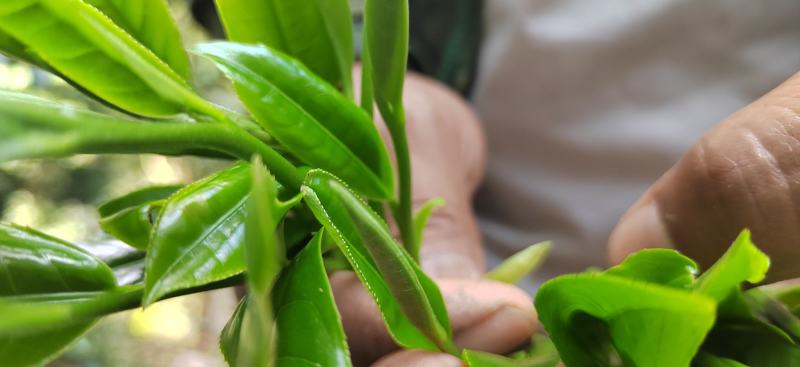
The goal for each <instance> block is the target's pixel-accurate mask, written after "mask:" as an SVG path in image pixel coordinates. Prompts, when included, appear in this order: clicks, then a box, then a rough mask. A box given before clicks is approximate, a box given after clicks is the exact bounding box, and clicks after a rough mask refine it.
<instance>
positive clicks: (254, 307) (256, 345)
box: [236, 157, 301, 366]
mask: <svg viewBox="0 0 800 367" xmlns="http://www.w3.org/2000/svg"><path fill="white" fill-rule="evenodd" d="M251 166H252V171H251V172H252V173H251V175H252V192H251V194H250V203H249V205H248V215H247V221H246V225H245V255H246V257H245V261H246V263H247V289H248V291H249V293H250V294H249V295H248V297H249V301H248V302H247V307H246V309H245V311H244V312H245V315H244V319H243V321H242V330H241V334H242V337H241V341H240V343H239V352H238V356H237V357H236V359H237V360H238V362H237V363H239V364H241V365H243V366H271V365H273V363H274V361H275V359H276V355H275V336H274V333H275V328H274V323H275V321H274V317H273V311H272V300H271V296H272V295H271V294H272V289H273V285H274V284H275V280H276V279H277V277H278V273H280V271H281V268H282V265H283V263H284V261H285V258H286V248H285V245H284V243H283V238H282V236H280V228H279V224H280V221H281V219H282V218H283V216H284V215H285V214H286V212H287V211H288V210H289V208H290V207H291V206H292V205H294V204H296V203H297V202H298V201H300V199H301V196H300V195H298V196H296V197H295V198H294V199H293V200H292V201H290V202H289V203H281V202H279V201H278V198H277V196H278V188H277V184H276V183H275V181H274V179H273V178H272V176H270V175H269V172H267V171H266V169H265V168H264V165H263V164H262V163H261V160H260V159H258V158H257V157H256V158H255V159H253V163H252V165H251Z"/></svg>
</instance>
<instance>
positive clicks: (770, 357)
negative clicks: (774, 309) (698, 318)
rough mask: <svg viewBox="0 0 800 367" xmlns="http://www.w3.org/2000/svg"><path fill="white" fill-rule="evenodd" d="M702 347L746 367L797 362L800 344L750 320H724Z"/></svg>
mask: <svg viewBox="0 0 800 367" xmlns="http://www.w3.org/2000/svg"><path fill="white" fill-rule="evenodd" d="M703 349H704V350H706V351H708V352H711V353H713V354H715V355H718V356H721V357H725V358H730V359H734V360H736V361H739V362H741V363H743V364H745V365H747V366H750V367H774V366H781V367H798V366H800V345H798V344H796V343H793V342H792V341H791V340H788V339H787V338H785V337H783V336H781V335H780V334H778V333H776V332H775V330H774V329H773V328H771V327H769V326H767V325H765V324H763V323H759V322H755V321H753V320H738V321H731V320H727V321H725V322H723V323H721V324H719V325H717V326H715V327H714V330H712V331H711V333H710V334H709V335H708V340H707V341H706V342H705V343H704V345H703Z"/></svg>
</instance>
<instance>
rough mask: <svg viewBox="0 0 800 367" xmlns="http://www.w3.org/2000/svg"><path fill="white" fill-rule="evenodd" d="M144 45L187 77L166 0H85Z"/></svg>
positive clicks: (185, 60)
mask: <svg viewBox="0 0 800 367" xmlns="http://www.w3.org/2000/svg"><path fill="white" fill-rule="evenodd" d="M85 1H86V2H87V3H88V4H90V5H92V6H94V7H95V8H97V9H99V10H100V11H101V12H103V14H105V15H107V16H108V17H109V18H111V20H113V21H114V23H115V24H116V25H118V26H119V27H120V28H122V29H124V30H125V31H126V32H128V34H130V35H131V36H133V38H135V39H136V40H137V41H139V43H141V44H142V45H144V46H145V47H147V48H148V49H149V50H150V51H152V52H153V53H154V54H156V56H158V58H160V59H161V60H162V61H164V62H165V63H166V64H167V65H169V66H170V68H172V70H174V71H175V72H176V73H178V75H180V76H181V77H182V78H183V79H184V80H187V81H188V80H190V78H191V68H190V65H189V57H188V56H187V55H186V50H185V49H184V48H183V42H182V41H181V34H180V32H178V25H177V24H175V20H173V19H172V16H170V13H169V5H168V4H167V2H166V0H137V1H130V0H85Z"/></svg>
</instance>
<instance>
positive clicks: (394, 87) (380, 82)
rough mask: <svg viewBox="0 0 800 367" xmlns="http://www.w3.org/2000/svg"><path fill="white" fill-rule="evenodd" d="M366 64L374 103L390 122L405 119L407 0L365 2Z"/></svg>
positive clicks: (398, 123) (395, 122) (400, 121)
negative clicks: (404, 84) (404, 86)
mask: <svg viewBox="0 0 800 367" xmlns="http://www.w3.org/2000/svg"><path fill="white" fill-rule="evenodd" d="M364 53H367V54H368V56H367V57H366V59H367V60H368V63H367V65H365V67H367V68H369V69H370V71H369V72H368V75H369V76H370V78H371V79H372V85H373V90H372V92H373V94H374V98H375V103H376V104H377V105H378V109H379V110H380V112H381V116H383V118H384V120H385V121H386V123H388V124H396V125H402V124H404V123H405V115H404V112H403V81H404V80H405V75H406V63H407V59H408V0H366V1H365V2H364Z"/></svg>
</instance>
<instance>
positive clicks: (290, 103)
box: [197, 42, 394, 199]
mask: <svg viewBox="0 0 800 367" xmlns="http://www.w3.org/2000/svg"><path fill="white" fill-rule="evenodd" d="M197 52H198V53H200V54H201V55H203V56H206V57H208V58H209V59H211V60H212V61H214V62H216V63H217V65H218V66H219V67H220V68H221V69H222V71H223V72H224V73H225V74H226V75H227V76H228V77H229V78H230V79H231V80H232V81H233V84H234V87H235V88H236V92H237V93H238V94H239V97H240V98H241V99H242V101H243V102H244V104H245V106H247V108H248V110H250V112H251V113H252V114H253V115H254V116H255V118H256V120H258V121H259V122H260V123H261V124H262V125H263V127H264V129H265V130H267V132H268V133H269V134H270V135H272V136H273V137H275V139H277V140H278V141H279V142H281V144H283V145H284V146H285V147H286V148H287V149H288V150H289V151H290V152H291V153H292V154H294V155H295V156H297V157H298V158H299V159H301V160H302V161H304V162H305V163H308V164H309V165H311V166H314V167H319V168H321V169H325V170H328V171H330V172H332V173H334V174H336V175H337V176H338V177H341V178H342V179H344V180H346V181H347V182H348V183H350V184H351V185H352V186H353V188H354V189H355V190H356V191H358V192H360V193H362V194H364V195H367V196H369V197H371V198H378V199H385V198H389V197H391V196H392V194H393V186H394V179H393V175H392V169H391V165H390V163H389V158H388V154H387V153H386V148H385V146H384V145H383V141H382V140H381V138H380V136H379V135H378V131H377V129H376V128H375V125H374V124H373V123H372V121H371V120H370V119H369V117H368V116H367V115H366V114H365V113H364V111H362V110H361V109H359V108H358V106H356V105H354V104H353V103H352V102H351V101H349V100H348V99H347V98H345V97H344V96H342V95H341V94H340V93H339V92H337V91H336V90H335V89H334V88H332V87H331V86H330V85H328V84H327V83H325V82H324V81H322V80H320V79H319V78H318V77H316V76H315V75H314V74H312V73H311V72H310V71H309V70H308V69H306V68H305V67H304V66H303V65H301V64H300V63H298V62H297V61H295V60H293V59H291V58H289V57H287V56H286V55H283V54H281V53H280V52H278V51H274V50H271V49H269V48H266V47H264V46H249V45H241V44H236V43H230V42H213V43H206V44H202V45H200V46H198V47H197Z"/></svg>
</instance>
